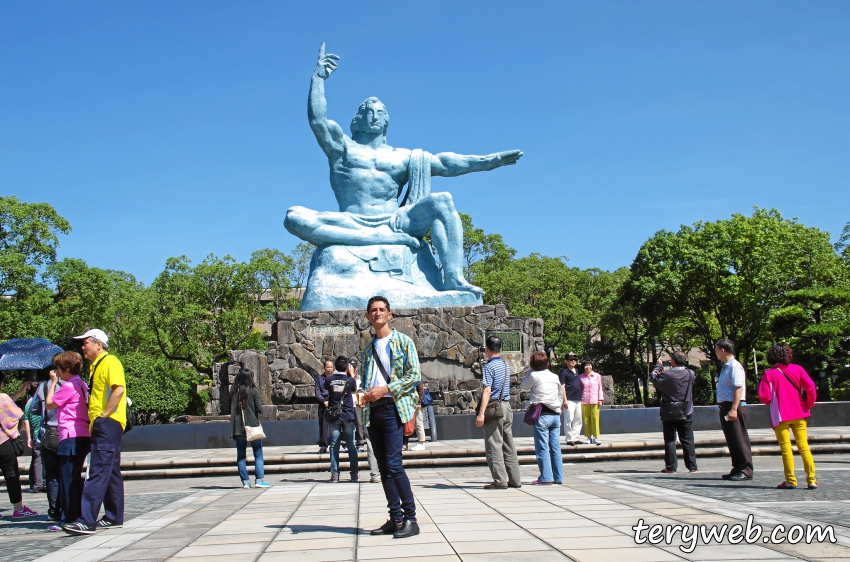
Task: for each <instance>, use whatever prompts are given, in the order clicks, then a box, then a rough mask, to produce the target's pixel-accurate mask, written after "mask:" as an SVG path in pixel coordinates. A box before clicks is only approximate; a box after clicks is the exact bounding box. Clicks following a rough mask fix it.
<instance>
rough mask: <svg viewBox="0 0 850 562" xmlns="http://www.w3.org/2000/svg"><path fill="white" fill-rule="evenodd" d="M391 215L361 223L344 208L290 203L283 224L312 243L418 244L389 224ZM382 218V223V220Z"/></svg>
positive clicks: (355, 244) (360, 244)
mask: <svg viewBox="0 0 850 562" xmlns="http://www.w3.org/2000/svg"><path fill="white" fill-rule="evenodd" d="M389 220H390V217H389V216H388V217H387V219H386V220H385V221H380V220H379V221H376V223H375V225H374V226H364V225H362V224H360V223H358V222H357V221H355V220H354V219H353V218H352V217H351V215H349V214H348V213H344V212H334V211H321V212H320V211H313V210H311V209H307V208H305V207H292V208H290V209H289V210H288V211H287V212H286V218H285V219H284V221H283V225H284V226H285V227H286V230H288V231H289V232H291V233H292V234H294V235H295V236H297V237H299V238H301V239H302V240H306V241H307V242H310V243H311V244H313V245H314V246H323V245H325V244H340V245H343V246H370V245H372V244H403V245H406V246H412V247H413V248H418V247H419V246H420V243H419V241H418V240H416V239H415V238H413V237H411V236H409V235H408V234H406V233H404V232H396V231H394V230H393V229H392V228H390V226H389ZM381 222H383V224H381Z"/></svg>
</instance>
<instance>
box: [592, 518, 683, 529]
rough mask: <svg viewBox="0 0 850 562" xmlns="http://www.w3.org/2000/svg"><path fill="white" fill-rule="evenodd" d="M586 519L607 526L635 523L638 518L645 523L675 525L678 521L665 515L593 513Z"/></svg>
mask: <svg viewBox="0 0 850 562" xmlns="http://www.w3.org/2000/svg"><path fill="white" fill-rule="evenodd" d="M588 519H590V520H592V521H596V522H597V523H602V524H603V525H608V526H609V527H616V526H618V525H637V522H638V519H643V522H644V523H645V524H646V525H656V524H657V525H676V524H677V523H679V522H678V521H674V520H672V519H667V518H665V517H610V516H599V515H594V516H592V517H588Z"/></svg>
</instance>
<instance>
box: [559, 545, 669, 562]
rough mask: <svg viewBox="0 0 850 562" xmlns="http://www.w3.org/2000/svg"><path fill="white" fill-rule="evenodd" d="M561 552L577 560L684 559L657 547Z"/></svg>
mask: <svg viewBox="0 0 850 562" xmlns="http://www.w3.org/2000/svg"><path fill="white" fill-rule="evenodd" d="M561 552H563V553H564V554H566V555H567V556H569V557H570V558H572V559H573V560H575V562H621V561H623V560H628V561H629V562H681V561H682V559H681V558H679V557H678V556H676V555H675V554H671V553H669V552H667V551H664V550H661V549H660V548H655V547H651V546H650V547H638V546H634V545H632V546H631V547H629V548H604V549H597V548H591V549H585V550H574V549H562V550H561Z"/></svg>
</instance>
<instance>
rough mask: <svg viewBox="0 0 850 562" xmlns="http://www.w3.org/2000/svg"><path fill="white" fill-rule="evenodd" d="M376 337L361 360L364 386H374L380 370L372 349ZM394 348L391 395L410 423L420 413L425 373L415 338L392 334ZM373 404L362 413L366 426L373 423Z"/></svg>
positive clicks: (397, 407) (402, 416)
mask: <svg viewBox="0 0 850 562" xmlns="http://www.w3.org/2000/svg"><path fill="white" fill-rule="evenodd" d="M376 341H377V340H376V339H375V338H372V341H370V342H369V345H367V346H366V349H364V350H363V357H362V359H361V364H362V371H361V375H360V376H361V377H363V380H362V381H361V382H362V384H361V385H360V388H372V386H374V384H373V382H374V378H375V372H376V371H377V372H380V371H378V369H377V367H376V366H375V354H374V352H373V348H372V342H376ZM389 347H390V350H391V351H392V365H391V369H390V370H389V375H390V380H389V383H388V384H387V386H388V387H389V389H390V394H391V395H392V397H393V400H394V401H395V405H396V409H397V410H398V415H399V417H400V418H401V421H402V422H403V423H406V422H409V421H410V420H412V419H413V416H414V415H415V414H416V405H417V404H418V403H419V394H418V393H417V392H416V385H417V384H419V381H420V379H421V378H422V373H421V371H420V369H419V355H418V354H417V352H416V346H415V345H413V340H412V339H410V338H409V337H407V336H406V335H404V334H402V333H401V332H398V331H396V329H395V328H393V332H392V334H391V335H390V346H389ZM370 413H371V406H370V405H369V404H366V405H365V406H363V410H362V412H361V420H362V421H363V427H367V426H368V425H369V423H370V422H369V415H370Z"/></svg>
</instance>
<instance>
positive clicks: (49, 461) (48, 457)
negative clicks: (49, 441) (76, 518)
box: [41, 447, 62, 521]
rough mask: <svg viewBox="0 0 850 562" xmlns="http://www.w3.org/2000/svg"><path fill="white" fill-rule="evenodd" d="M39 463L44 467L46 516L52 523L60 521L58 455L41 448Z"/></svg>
mask: <svg viewBox="0 0 850 562" xmlns="http://www.w3.org/2000/svg"><path fill="white" fill-rule="evenodd" d="M41 462H42V465H43V466H44V485H45V486H47V515H48V516H49V517H50V518H51V519H53V520H54V521H61V520H62V506H61V504H60V503H59V453H57V452H56V451H51V450H50V449H45V448H44V447H42V448H41Z"/></svg>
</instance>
